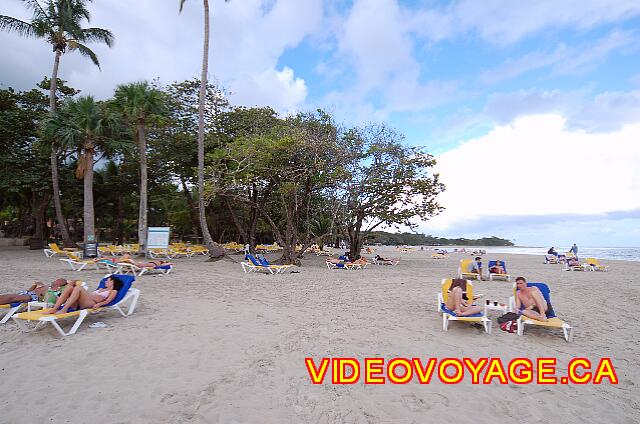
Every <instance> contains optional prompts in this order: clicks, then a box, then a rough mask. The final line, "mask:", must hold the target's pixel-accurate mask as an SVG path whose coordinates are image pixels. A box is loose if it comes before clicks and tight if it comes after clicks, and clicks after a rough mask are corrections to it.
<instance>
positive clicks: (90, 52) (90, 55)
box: [69, 40, 100, 68]
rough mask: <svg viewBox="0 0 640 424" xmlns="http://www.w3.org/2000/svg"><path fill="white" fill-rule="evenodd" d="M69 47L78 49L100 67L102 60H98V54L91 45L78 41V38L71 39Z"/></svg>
mask: <svg viewBox="0 0 640 424" xmlns="http://www.w3.org/2000/svg"><path fill="white" fill-rule="evenodd" d="M69 49H70V50H77V51H78V52H79V53H80V54H81V55H83V56H86V57H88V58H89V59H91V61H92V62H93V64H94V65H96V66H97V67H98V68H100V61H99V60H98V56H96V54H95V53H94V52H93V50H91V49H90V48H89V47H87V46H85V45H84V44H81V43H79V42H77V41H76V40H71V41H70V42H69Z"/></svg>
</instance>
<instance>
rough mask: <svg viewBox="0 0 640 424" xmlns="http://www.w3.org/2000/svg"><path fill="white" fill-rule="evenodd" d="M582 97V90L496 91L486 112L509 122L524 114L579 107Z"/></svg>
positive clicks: (488, 103)
mask: <svg viewBox="0 0 640 424" xmlns="http://www.w3.org/2000/svg"><path fill="white" fill-rule="evenodd" d="M582 97H583V94H582V93H580V92H563V91H560V90H549V91H546V90H538V89H529V90H519V91H516V92H512V93H496V94H492V95H490V96H489V98H488V100H487V104H486V106H485V110H484V112H485V115H486V116H488V117H489V118H490V119H492V120H493V121H494V122H496V123H497V124H507V123H509V122H512V121H513V120H514V119H516V118H518V117H520V116H524V115H533V114H541V113H554V112H556V113H560V112H565V111H568V110H571V109H573V108H577V107H578V105H579V104H580V103H581V102H582Z"/></svg>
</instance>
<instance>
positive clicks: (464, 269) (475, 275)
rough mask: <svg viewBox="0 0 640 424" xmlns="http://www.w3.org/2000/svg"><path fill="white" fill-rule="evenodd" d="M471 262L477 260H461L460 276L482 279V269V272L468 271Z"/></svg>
mask: <svg viewBox="0 0 640 424" xmlns="http://www.w3.org/2000/svg"><path fill="white" fill-rule="evenodd" d="M471 262H475V261H474V260H473V259H461V260H460V265H459V266H458V278H463V279H464V278H472V279H474V280H482V269H480V273H475V272H469V271H467V270H468V269H469V264H471Z"/></svg>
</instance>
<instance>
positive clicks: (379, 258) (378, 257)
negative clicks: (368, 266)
mask: <svg viewBox="0 0 640 424" xmlns="http://www.w3.org/2000/svg"><path fill="white" fill-rule="evenodd" d="M374 260H375V261H376V262H383V263H384V264H385V265H387V264H388V265H393V264H394V262H395V261H394V260H393V259H388V258H383V257H382V256H380V255H376V257H375V258H374Z"/></svg>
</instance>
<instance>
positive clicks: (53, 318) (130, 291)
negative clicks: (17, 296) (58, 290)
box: [12, 275, 140, 336]
mask: <svg viewBox="0 0 640 424" xmlns="http://www.w3.org/2000/svg"><path fill="white" fill-rule="evenodd" d="M114 276H115V277H118V278H119V279H120V280H121V281H122V283H123V285H122V288H121V289H120V290H119V291H118V294H117V295H116V297H115V299H113V301H111V303H109V304H108V305H105V306H103V307H101V308H97V309H79V310H76V311H73V312H67V313H66V314H58V315H50V314H46V315H45V314H44V312H47V311H50V310H51V309H39V310H35V311H28V312H20V313H18V314H15V315H13V317H12V318H13V320H14V321H15V323H16V324H17V325H18V327H20V329H21V330H22V331H24V332H31V331H34V330H37V329H38V328H40V327H42V326H43V325H45V324H46V323H51V325H52V326H53V327H54V328H55V329H56V330H57V331H58V333H60V335H62V336H70V335H72V334H75V333H76V331H78V328H79V327H80V324H82V321H84V319H85V318H86V317H87V315H89V314H90V313H96V312H100V311H104V310H106V309H115V310H116V311H118V312H120V314H121V315H122V316H123V317H127V316H129V315H131V314H132V313H133V311H134V310H135V308H136V305H137V304H138V298H139V297H140V290H138V289H134V288H132V287H131V285H132V284H133V282H134V281H135V277H133V276H131V275H114ZM108 277H110V276H106V277H104V278H103V279H102V280H100V284H99V285H98V287H99V288H100V287H105V282H106V280H107V278H108ZM85 288H86V287H85ZM127 302H129V307H128V308H127V310H126V312H125V310H123V309H122V308H123V307H124V306H125V305H126V303H127ZM67 318H69V319H71V318H75V321H74V322H73V324H72V326H71V328H70V329H69V331H65V330H64V329H63V328H62V327H61V326H60V323H59V322H58V321H60V320H64V319H67ZM27 323H35V326H33V327H31V326H29V325H28V324H27Z"/></svg>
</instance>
